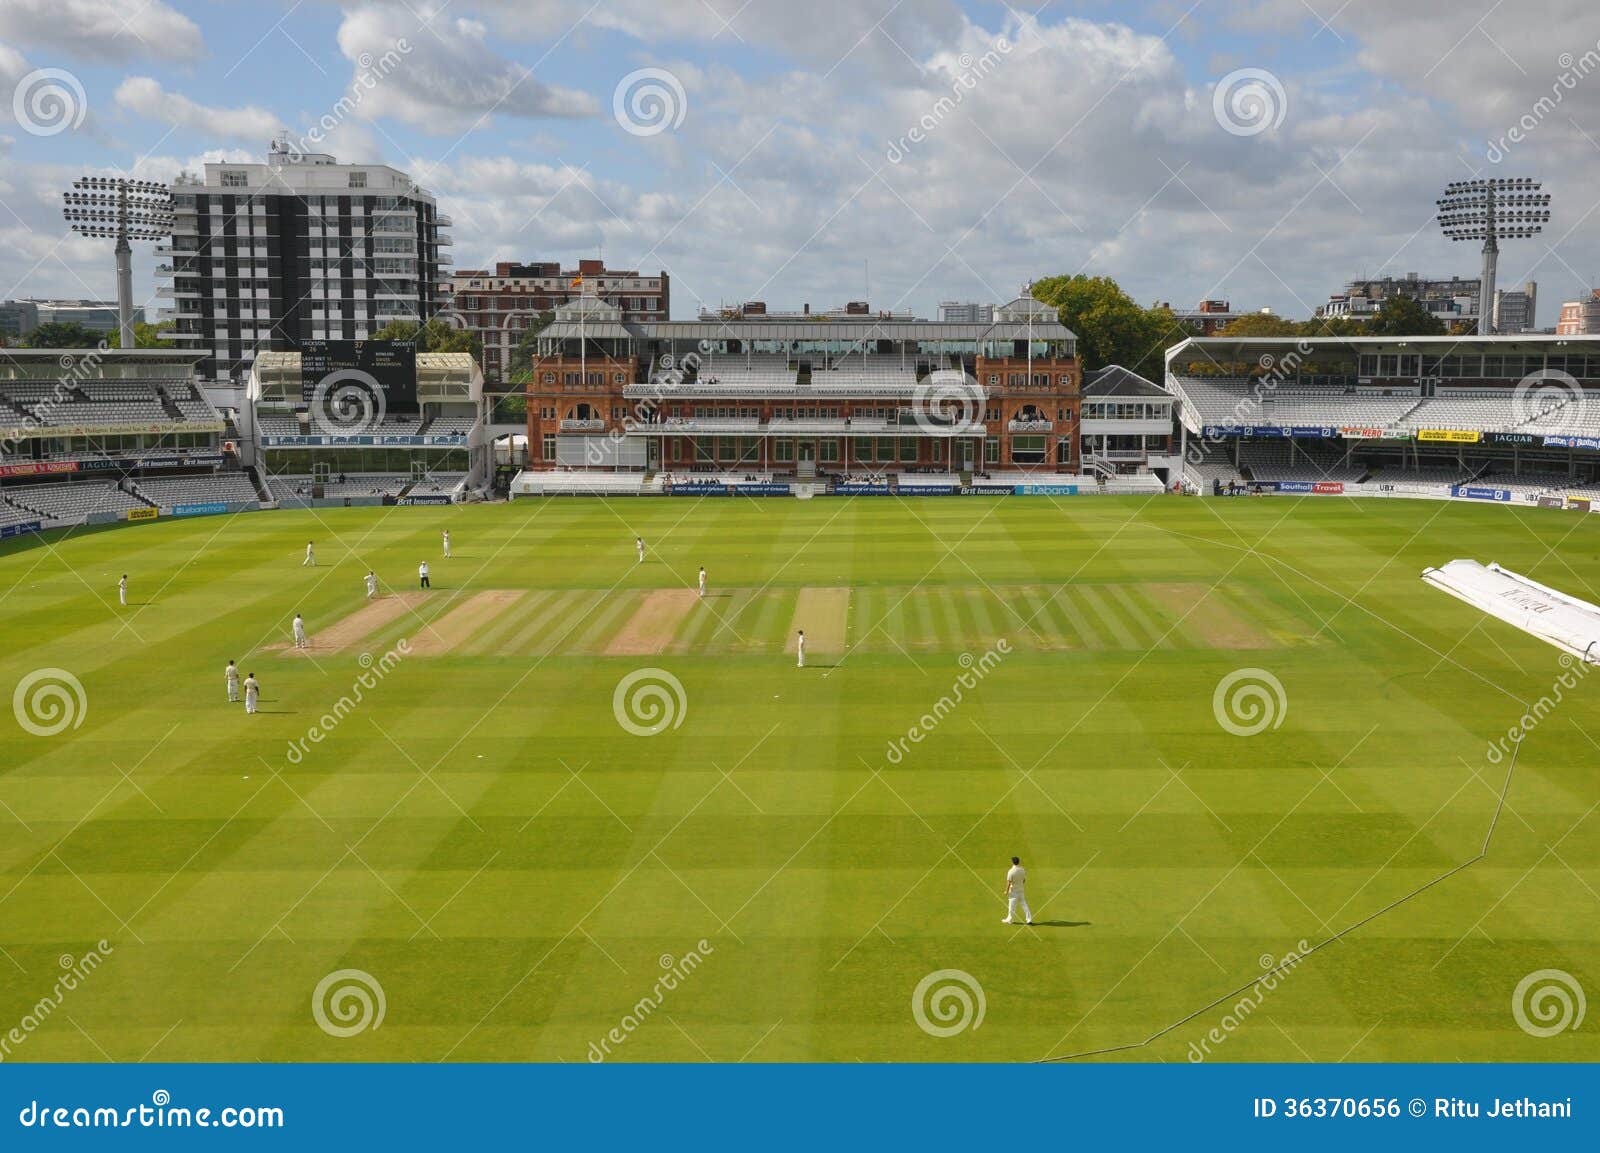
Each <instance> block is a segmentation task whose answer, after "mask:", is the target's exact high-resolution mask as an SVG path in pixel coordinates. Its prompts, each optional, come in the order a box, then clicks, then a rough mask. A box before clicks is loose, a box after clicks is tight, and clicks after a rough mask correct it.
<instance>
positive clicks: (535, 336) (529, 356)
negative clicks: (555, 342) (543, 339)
mask: <svg viewBox="0 0 1600 1153" xmlns="http://www.w3.org/2000/svg"><path fill="white" fill-rule="evenodd" d="M555 318H556V314H555V313H553V312H541V313H540V314H539V315H538V316H536V317H535V318H534V319H533V321H532V323H530V324H529V325H528V327H527V328H525V329H523V331H522V335H521V336H520V337H518V338H517V344H516V347H515V348H513V349H512V350H511V363H510V364H508V365H507V366H506V379H507V380H509V381H511V382H512V383H513V384H527V383H528V381H530V380H532V379H533V352H534V346H535V345H537V344H538V342H539V334H540V333H541V332H543V331H544V330H545V328H546V327H548V326H549V324H550V322H551V321H552V320H554V319H555Z"/></svg>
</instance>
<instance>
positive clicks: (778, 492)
mask: <svg viewBox="0 0 1600 1153" xmlns="http://www.w3.org/2000/svg"><path fill="white" fill-rule="evenodd" d="M733 491H734V493H735V494H736V495H738V496H788V495H789V486H788V485H786V484H738V485H734V486H733Z"/></svg>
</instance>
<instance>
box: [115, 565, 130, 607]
mask: <svg viewBox="0 0 1600 1153" xmlns="http://www.w3.org/2000/svg"><path fill="white" fill-rule="evenodd" d="M117 602H118V603H119V604H127V603H128V574H127V573H123V574H122V579H121V580H119V581H118V582H117Z"/></svg>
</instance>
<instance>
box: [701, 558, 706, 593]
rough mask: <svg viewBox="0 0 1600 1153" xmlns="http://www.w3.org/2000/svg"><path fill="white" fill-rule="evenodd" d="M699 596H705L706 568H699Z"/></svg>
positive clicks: (702, 566) (703, 566)
mask: <svg viewBox="0 0 1600 1153" xmlns="http://www.w3.org/2000/svg"><path fill="white" fill-rule="evenodd" d="M700 595H701V596H705V595H706V566H705V565H701V566H700Z"/></svg>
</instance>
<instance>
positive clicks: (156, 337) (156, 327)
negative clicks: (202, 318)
mask: <svg viewBox="0 0 1600 1153" xmlns="http://www.w3.org/2000/svg"><path fill="white" fill-rule="evenodd" d="M174 327H175V326H174V322H173V321H170V320H163V321H162V322H161V323H160V324H145V323H144V322H143V321H139V322H136V323H135V324H134V326H133V347H135V348H176V347H177V345H176V344H175V343H173V341H172V340H171V339H170V337H171V336H172V332H173V329H174ZM106 345H107V347H110V348H121V347H122V334H121V333H120V332H112V333H108V334H107V335H106Z"/></svg>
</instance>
